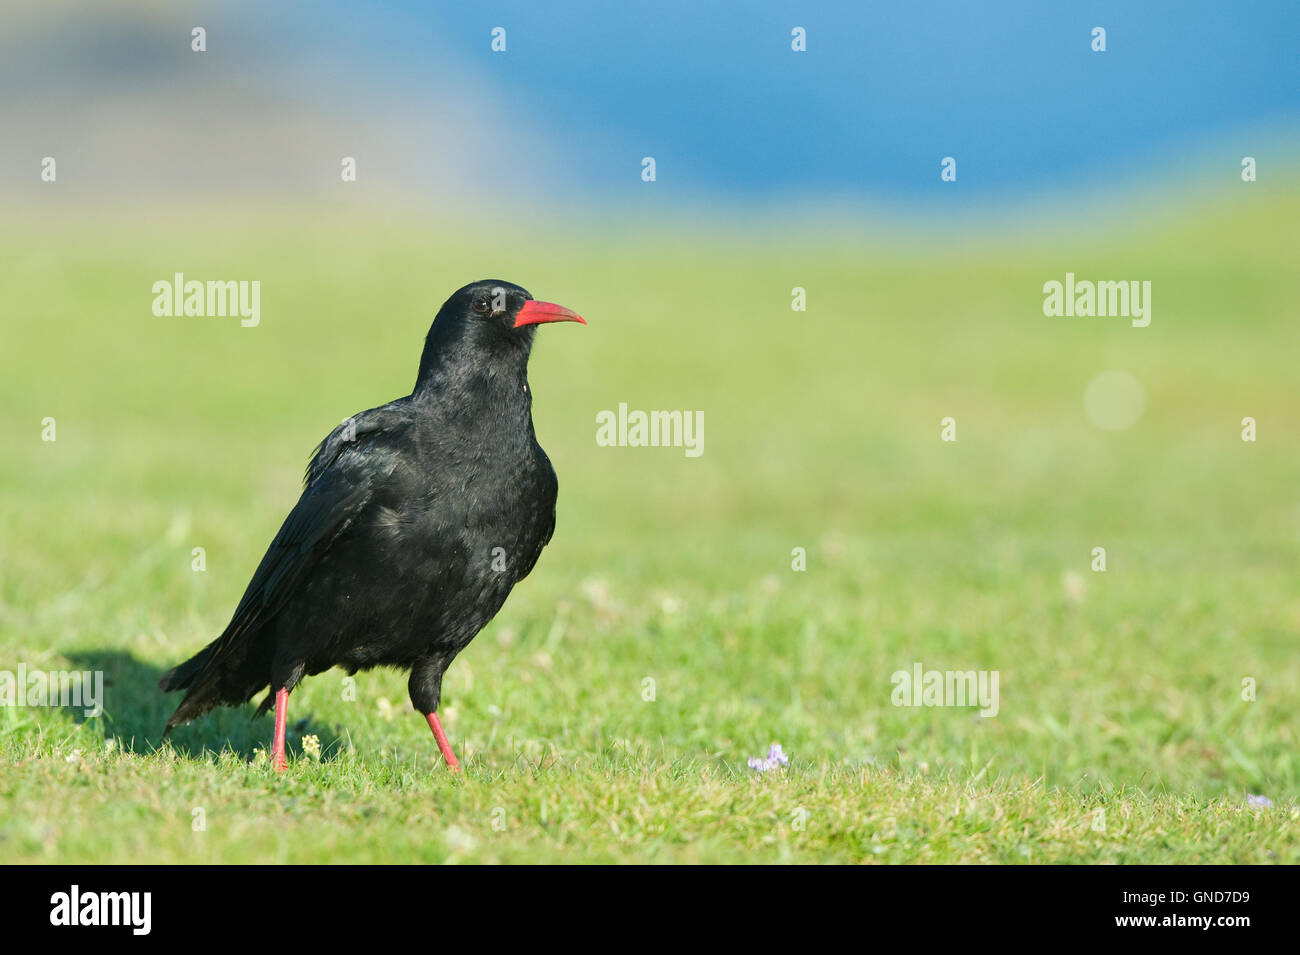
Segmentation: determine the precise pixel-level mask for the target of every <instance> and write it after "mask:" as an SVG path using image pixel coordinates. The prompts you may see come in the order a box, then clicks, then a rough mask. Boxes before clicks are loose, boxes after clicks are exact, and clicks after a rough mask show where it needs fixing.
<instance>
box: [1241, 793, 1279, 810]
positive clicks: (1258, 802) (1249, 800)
mask: <svg viewBox="0 0 1300 955" xmlns="http://www.w3.org/2000/svg"><path fill="white" fill-rule="evenodd" d="M1246 805H1247V806H1249V807H1250V808H1251V809H1272V808H1273V800H1271V799H1269V798H1268V797H1267V796H1254V795H1251V794H1250V793H1247V794H1246Z"/></svg>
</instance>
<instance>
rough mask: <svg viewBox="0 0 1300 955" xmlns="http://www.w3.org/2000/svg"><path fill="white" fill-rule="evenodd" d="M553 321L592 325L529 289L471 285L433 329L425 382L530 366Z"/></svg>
mask: <svg viewBox="0 0 1300 955" xmlns="http://www.w3.org/2000/svg"><path fill="white" fill-rule="evenodd" d="M549 322H579V323H581V324H583V325H586V324H587V323H586V321H585V320H584V319H583V318H582V316H581V315H579V314H578V313H577V312H574V311H571V310H570V309H567V308H565V307H564V306H562V305H555V304H552V303H551V302H539V301H537V300H536V299H534V298H533V296H532V295H531V294H530V293H529V292H528V290H527V289H525V288H521V287H520V286H518V285H515V284H514V283H512V282H503V281H501V280H500V279H483V280H481V281H478V282H471V283H470V284H469V285H466V286H465V287H464V288H462V289H459V290H457V291H456V292H454V293H452V296H451V298H449V299H447V301H446V302H444V303H443V306H442V308H440V309H439V310H438V315H437V317H436V318H434V320H433V326H432V327H431V328H430V329H429V337H428V338H427V339H426V341H425V346H424V356H423V358H422V359H421V361H420V380H421V381H423V380H425V379H426V377H428V374H429V373H431V372H432V371H433V370H434V369H435V368H437V367H439V366H443V365H447V364H449V363H450V364H455V365H457V366H459V367H460V368H461V369H462V370H465V368H466V366H467V365H468V366H475V365H477V366H488V365H500V364H502V363H508V362H512V361H513V362H522V364H523V365H526V364H527V362H528V354H529V351H530V350H531V349H532V345H533V336H534V335H535V334H536V332H537V326H538V325H543V324H547V323H549Z"/></svg>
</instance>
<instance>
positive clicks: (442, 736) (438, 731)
mask: <svg viewBox="0 0 1300 955" xmlns="http://www.w3.org/2000/svg"><path fill="white" fill-rule="evenodd" d="M428 720H429V729H431V730H433V738H434V739H436V740H437V741H438V748H439V749H440V750H442V758H443V759H445V760H446V761H447V768H448V769H450V770H451V771H452V772H453V773H458V772H460V763H458V762H456V754H455V753H453V752H452V751H451V743H449V742H447V734H446V733H444V732H443V731H442V721H441V720H440V719H438V714H437V713H430V714H429V716H428Z"/></svg>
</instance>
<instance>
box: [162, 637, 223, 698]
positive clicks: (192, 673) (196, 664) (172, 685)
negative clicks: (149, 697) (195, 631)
mask: <svg viewBox="0 0 1300 955" xmlns="http://www.w3.org/2000/svg"><path fill="white" fill-rule="evenodd" d="M215 649H216V644H215V643H210V644H208V645H207V646H206V647H204V648H203V649H202V650H200V651H199V652H198V653H196V654H194V656H192V657H190V658H189V659H188V660H186V661H185V662H184V663H182V664H180V665H178V666H174V667H172V668H171V669H170V670H168V671H167V672H166V673H164V674H163V677H162V679H161V680H159V681H158V689H160V690H162V691H163V692H164V693H171V692H172V691H173V690H188V689H189V688H190V685H191V684H193V683H194V678H195V677H197V676H198V675H199V674H200V673H202V672H203V668H204V667H205V666H207V665H208V660H210V659H212V654H213V652H214V650H215Z"/></svg>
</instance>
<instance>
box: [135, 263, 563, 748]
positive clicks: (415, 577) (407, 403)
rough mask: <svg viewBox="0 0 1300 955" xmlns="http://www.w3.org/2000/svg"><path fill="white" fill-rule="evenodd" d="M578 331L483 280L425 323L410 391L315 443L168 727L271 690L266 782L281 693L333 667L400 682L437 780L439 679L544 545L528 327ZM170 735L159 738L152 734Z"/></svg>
mask: <svg viewBox="0 0 1300 955" xmlns="http://www.w3.org/2000/svg"><path fill="white" fill-rule="evenodd" d="M566 321H567V322H582V323H583V324H584V325H585V324H586V322H583V320H582V318H581V317H579V316H578V315H577V314H575V313H574V312H571V311H569V310H568V309H567V308H562V307H561V306H559V305H552V304H550V303H548V302H538V301H534V300H533V297H532V296H531V295H529V294H528V292H527V291H525V290H524V289H522V288H520V287H519V286H517V285H512V284H510V283H509V282H500V281H493V280H485V281H482V282H475V283H473V284H472V285H467V286H465V287H464V288H463V289H461V290H460V291H458V292H456V294H454V295H453V296H452V297H451V298H449V299H448V300H447V302H446V304H445V305H443V306H442V309H441V310H440V311H439V312H438V315H437V317H436V318H435V319H434V322H433V325H432V327H431V328H430V329H429V335H428V337H427V339H426V340H425V345H424V354H423V355H422V356H421V358H420V371H419V375H418V376H417V378H416V382H415V389H414V390H413V391H412V392H411V394H409V395H408V396H406V397H405V398H398V399H397V400H396V401H390V402H389V403H388V404H386V405H381V406H379V407H378V408H372V409H370V410H369V411H365V412H362V413H361V414H358V415H355V416H353V417H352V418H349V419H347V420H346V421H344V422H343V424H341V425H340V426H339V427H337V428H335V429H334V431H333V432H332V433H331V434H330V435H329V437H327V438H326V439H325V440H324V441H322V442H321V444H320V446H319V447H318V448H317V449H316V453H315V455H314V456H313V458H312V460H311V463H310V464H309V465H308V467H307V475H306V480H305V487H304V490H303V492H302V497H301V498H300V499H299V501H298V503H297V505H295V507H294V509H293V510H292V511H290V512H289V516H288V517H287V518H286V519H285V522H284V525H283V526H282V527H281V528H280V531H279V533H277V534H276V535H275V539H274V540H273V541H271V546H270V547H269V548H268V549H267V552H266V556H264V557H263V558H262V562H261V563H260V564H259V565H258V567H257V571H256V573H254V574H253V579H252V581H251V582H250V583H249V585H248V589H247V590H246V591H245V592H244V596H243V598H242V599H241V600H240V601H239V606H238V607H237V608H236V610H235V614H234V617H233V618H231V621H230V624H229V625H228V626H227V627H226V629H225V631H224V632H223V633H222V634H221V636H219V637H217V639H216V640H214V641H213V642H212V643H210V644H209V645H208V646H207V647H205V648H204V649H203V650H201V651H200V652H199V653H198V654H197V655H196V656H194V657H192V658H191V659H189V660H187V661H186V662H184V663H182V664H181V665H180V666H178V667H176V668H175V669H173V670H171V671H170V672H169V673H167V674H166V675H165V676H164V677H163V678H162V680H161V681H159V686H160V687H161V688H162V689H163V690H164V691H171V690H187V691H188V692H187V693H186V695H185V699H184V700H183V701H181V705H180V706H178V707H177V708H176V712H175V713H173V714H172V715H171V718H170V719H168V720H167V729H166V733H170V732H171V730H172V729H173V727H176V726H178V725H180V724H182V723H186V722H189V721H190V720H192V719H194V718H195V717H198V716H201V715H203V714H204V713H206V712H207V711H208V710H210V709H212V708H213V707H215V706H221V705H227V706H238V705H239V704H241V703H246V702H248V701H249V700H250V699H252V697H253V696H255V695H256V694H257V693H259V692H261V691H262V690H263V689H266V688H268V687H269V692H268V693H267V695H266V698H265V699H264V700H263V701H262V704H261V706H260V707H259V709H258V713H259V714H260V713H263V712H265V711H266V710H268V709H269V708H270V707H271V705H272V703H274V705H275V743H274V746H273V749H272V760H273V762H274V764H275V767H276V769H279V770H282V769H284V768H285V766H286V760H285V755H284V733H285V721H286V716H287V710H288V701H289V694H290V692H292V691H293V688H294V687H295V686H296V685H297V684H298V681H299V680H301V679H302V678H303V676H306V675H311V674H315V673H320V672H322V671H324V670H328V669H329V668H331V667H334V666H341V667H344V668H346V669H347V670H348V671H349V672H352V673H355V672H356V671H358V670H365V669H369V668H370V667H374V666H394V667H402V668H409V669H410V671H411V678H410V684H409V688H410V693H411V702H412V703H413V704H414V705H415V708H416V709H417V710H418V711H419V712H420V713H423V714H425V716H426V718H427V719H428V721H429V727H430V728H431V729H432V730H433V735H434V737H435V738H436V739H437V741H438V747H439V749H441V750H442V755H443V757H444V758H445V759H446V761H447V765H448V766H449V767H450V768H451V769H453V770H455V769H459V764H458V763H457V762H456V757H455V755H454V754H453V753H452V751H451V746H450V745H449V744H448V742H447V736H446V734H445V733H444V732H443V730H442V724H441V722H440V721H439V719H438V712H437V711H438V702H439V700H440V698H441V695H442V675H443V672H444V671H445V670H446V669H447V667H448V665H449V664H450V663H451V661H452V660H453V659H455V657H456V654H458V653H460V651H461V650H463V649H465V646H466V645H467V644H468V643H469V642H470V641H471V640H473V639H474V636H475V635H476V634H477V633H478V632H479V630H481V629H482V628H483V627H484V625H486V624H487V622H488V621H489V620H491V619H492V617H493V616H494V615H495V614H496V612H497V611H498V610H499V609H501V605H502V604H503V603H505V599H506V596H507V595H508V594H509V593H510V589H511V588H512V587H513V586H514V585H515V584H516V583H517V582H518V581H520V580H522V579H523V578H524V577H526V576H527V575H528V573H529V571H531V570H532V569H533V565H534V564H535V563H537V558H538V556H539V555H540V554H541V552H542V548H543V547H544V546H545V545H546V543H547V541H549V540H550V539H551V533H552V531H553V530H554V529H555V495H556V489H557V485H556V480H555V472H554V471H553V470H552V469H551V462H550V459H548V458H547V456H546V453H545V452H544V451H543V450H542V449H541V446H540V445H538V443H537V438H536V436H535V435H534V433H533V419H532V411H531V408H532V394H531V393H530V392H529V390H528V375H527V373H528V355H529V352H530V350H531V349H532V345H533V336H534V334H535V333H536V331H537V326H538V325H539V324H542V323H544V322H566ZM164 735H166V734H164Z"/></svg>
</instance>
